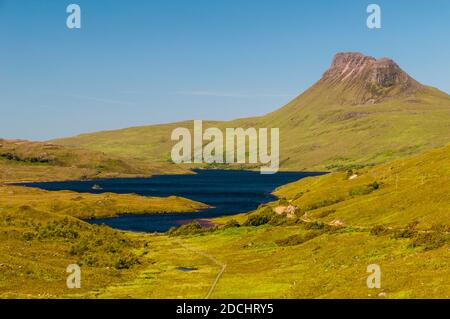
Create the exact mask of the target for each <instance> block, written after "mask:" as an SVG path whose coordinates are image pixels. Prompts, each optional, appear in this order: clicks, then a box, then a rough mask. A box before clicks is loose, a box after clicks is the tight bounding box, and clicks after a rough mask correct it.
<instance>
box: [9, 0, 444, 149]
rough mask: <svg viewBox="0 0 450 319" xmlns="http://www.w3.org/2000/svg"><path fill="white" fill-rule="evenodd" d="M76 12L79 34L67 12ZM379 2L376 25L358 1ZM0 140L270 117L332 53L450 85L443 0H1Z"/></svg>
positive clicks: (308, 82) (313, 78) (314, 76)
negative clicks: (374, 60)
mask: <svg viewBox="0 0 450 319" xmlns="http://www.w3.org/2000/svg"><path fill="white" fill-rule="evenodd" d="M70 3H77V4H79V5H80V6H81V9H82V28H81V30H69V29H68V28H67V27H66V17H67V15H68V14H67V13H66V7H67V5H68V4H70ZM370 3H377V4H379V5H380V6H381V8H382V29H381V30H369V29H368V28H367V27H366V18H367V13H366V7H367V5H368V4H370ZM0 38H1V39H2V41H1V46H0V61H1V62H0V63H1V65H0V110H1V116H0V137H6V138H26V139H33V140H45V139H50V138H55V137H61V136H69V135H74V134H78V133H83V132H92V131H98V130H105V129H115V128H122V127H128V126H135V125H146V124H154V123H164V122H171V121H178V120H183V119H194V118H195V119H232V118H236V117H243V116H251V115H259V114H264V113H266V112H270V111H272V110H274V109H276V108H278V107H280V106H282V105H283V104H284V103H286V102H287V101H289V100H290V99H291V98H293V97H294V96H296V95H297V94H299V93H301V92H302V91H303V90H305V89H306V88H307V87H309V86H310V85H311V84H312V83H314V82H315V81H316V80H318V79H319V78H320V76H321V75H322V73H323V72H324V71H325V69H326V68H327V67H328V66H329V64H330V62H331V59H332V57H333V55H334V54H335V53H336V52H338V51H360V52H363V53H365V54H368V55H373V56H375V57H380V56H388V57H391V58H393V59H394V60H396V61H397V62H398V63H399V64H400V66H401V67H403V68H404V69H405V70H406V71H407V72H409V73H410V74H411V75H412V76H413V77H415V78H416V79H417V80H419V81H420V82H422V83H425V84H429V85H432V86H436V87H438V88H440V89H441V90H444V91H446V92H450V76H449V73H450V1H448V0H433V1H428V0H416V1H414V0H408V1H406V0H405V1H403V0H395V1H392V0H389V1H379V0H373V1H360V0H358V1H357V0H351V1H349V0H334V1H333V0H321V1H320V0H314V1H301V0H270V1H269V0H153V1H138V0H134V1H133V0H127V1H125V0H110V1H107V0H71V1H63V0H53V1H47V0H29V1H26V0H3V1H2V0H0Z"/></svg>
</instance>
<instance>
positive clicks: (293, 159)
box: [54, 53, 450, 170]
mask: <svg viewBox="0 0 450 319" xmlns="http://www.w3.org/2000/svg"><path fill="white" fill-rule="evenodd" d="M449 123H450V96H449V95H447V94H445V93H443V92H441V91H439V90H437V89H435V88H431V87H427V86H424V85H421V84H419V83H418V82H417V81H415V80H414V79H412V78H411V77H410V76H408V75H407V74H406V73H405V72H404V71H402V70H401V69H400V67H399V66H398V65H397V64H395V62H393V61H392V60H389V59H378V60H376V59H374V58H371V57H366V56H364V55H362V54H358V53H341V54H337V55H336V57H335V58H334V60H333V63H332V65H331V67H330V69H329V70H328V71H327V72H325V74H324V75H323V76H322V78H321V79H320V80H319V81H318V82H317V83H316V84H314V85H313V86H312V87H311V88H309V89H308V90H306V91H305V92H304V93H303V94H301V95H300V96H298V97H296V98H295V99H293V100H292V101H291V102H290V103H288V104H287V105H286V106H284V107H282V108H280V109H278V110H277V111H275V112H273V113H270V114H267V115H265V116H262V117H255V118H246V119H238V120H235V121H230V122H220V123H219V122H208V123H205V124H204V126H205V127H208V126H211V125H212V126H217V127H219V128H222V129H224V128H226V127H244V128H246V127H269V128H270V127H278V128H280V157H281V158H280V162H281V168H282V169H286V170H337V169H341V168H349V167H359V166H367V165H374V164H378V163H383V162H386V161H388V160H392V159H396V158H401V157H404V156H407V155H411V154H416V153H419V152H421V151H423V150H426V149H431V148H434V147H438V146H443V145H446V144H447V143H448V142H449V141H450V129H449ZM176 127H187V128H191V127H192V121H187V122H181V123H173V124H167V125H154V126H142V127H132V128H127V129H122V130H116V131H106V132H98V133H92V134H83V135H80V136H76V137H72V138H65V139H58V140H56V141H54V142H55V143H57V144H62V145H69V146H76V147H83V148H87V149H91V150H96V151H102V152H105V153H107V154H113V155H120V156H131V157H134V158H138V159H141V160H146V161H150V162H155V161H156V162H167V161H170V150H171V147H172V146H173V145H174V142H172V141H171V140H170V134H171V132H172V130H173V129H174V128H176Z"/></svg>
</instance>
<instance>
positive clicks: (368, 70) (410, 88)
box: [321, 52, 422, 104]
mask: <svg viewBox="0 0 450 319" xmlns="http://www.w3.org/2000/svg"><path fill="white" fill-rule="evenodd" d="M321 82H325V83H327V84H332V85H339V86H342V87H343V88H344V90H352V91H353V93H354V99H353V101H351V102H353V104H359V103H363V104H364V103H377V102H380V101H382V100H384V99H386V98H389V97H392V96H394V95H395V96H397V95H399V94H408V93H412V92H414V91H417V90H419V89H421V88H422V85H421V84H419V83H418V82H417V81H415V80H414V79H413V78H411V77H410V76H409V75H408V74H407V73H406V72H404V71H403V70H402V69H401V68H400V67H399V66H398V64H397V63H395V62H394V61H393V60H391V59H389V58H380V59H376V58H374V57H371V56H365V55H364V54H362V53H358V52H346V53H338V54H336V55H335V57H334V59H333V62H332V63H331V66H330V68H329V69H328V70H327V71H326V72H325V73H324V75H323V77H322V80H321ZM346 102H348V101H346Z"/></svg>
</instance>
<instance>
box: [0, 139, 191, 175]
mask: <svg viewBox="0 0 450 319" xmlns="http://www.w3.org/2000/svg"><path fill="white" fill-rule="evenodd" d="M161 171H165V172H167V173H172V172H173V173H177V172H178V173H181V172H184V171H183V170H182V169H181V168H179V167H177V166H175V165H172V164H169V163H155V164H149V163H144V162H142V161H139V160H137V159H129V158H125V157H121V156H115V155H106V154H104V153H102V152H98V151H92V150H84V149H81V148H74V147H66V146H61V145H56V144H53V143H42V142H30V141H25V140H6V139H0V182H17V181H37V180H39V181H47V180H68V179H87V178H105V177H118V176H120V177H133V176H149V175H152V174H155V173H158V172H161Z"/></svg>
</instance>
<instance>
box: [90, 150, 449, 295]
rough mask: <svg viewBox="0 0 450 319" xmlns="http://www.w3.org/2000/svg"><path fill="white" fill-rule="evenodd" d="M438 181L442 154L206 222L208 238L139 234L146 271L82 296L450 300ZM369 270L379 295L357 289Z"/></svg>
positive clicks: (359, 173)
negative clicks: (376, 276)
mask: <svg viewBox="0 0 450 319" xmlns="http://www.w3.org/2000/svg"><path fill="white" fill-rule="evenodd" d="M448 176H450V146H449V147H445V148H442V149H436V150H433V151H429V152H427V153H424V154H421V155H419V156H415V157H411V158H408V159H406V160H399V161H394V162H391V163H388V164H385V165H382V166H378V167H375V168H372V169H361V170H354V171H347V172H337V173H333V174H329V175H324V176H320V177H311V178H305V179H302V180H300V181H298V182H295V183H292V184H289V185H286V186H283V187H280V188H279V189H278V190H277V191H276V192H275V193H276V194H277V195H278V196H279V197H280V200H278V201H276V202H273V203H270V204H268V205H261V206H260V207H259V208H258V209H257V210H256V211H254V212H250V213H248V214H241V215H238V216H231V217H222V218H218V219H216V220H215V222H216V223H217V224H218V225H220V226H219V229H218V230H213V231H208V230H204V229H201V228H200V227H199V226H198V225H190V226H186V227H182V228H180V229H178V230H174V231H172V232H171V233H170V236H168V235H152V236H150V235H146V238H147V240H148V247H149V248H150V249H149V253H148V254H147V255H146V257H145V258H148V260H152V261H153V264H152V265H151V266H150V267H147V268H146V269H144V270H142V271H141V272H140V273H139V274H138V276H137V278H135V279H134V280H132V281H130V282H127V283H125V284H124V283H119V284H115V285H111V286H109V287H106V288H105V289H101V290H99V291H96V292H95V293H92V294H89V295H88V296H90V297H106V298H117V297H138V298H146V297H148V298H178V297H183V298H202V297H205V296H207V295H209V294H210V297H212V298H450V283H449V282H448V278H449V276H450V267H449V265H450V233H449V232H450V223H449V220H450V215H449V214H450V212H449V209H448V208H449V207H450V197H449V195H448V194H449V191H450V189H449V184H448ZM287 207H293V208H294V211H293V212H287V211H285V212H281V213H280V210H279V208H287ZM276 211H278V212H279V213H276ZM370 264H377V265H379V266H380V267H381V278H382V279H381V288H380V289H369V288H368V287H367V285H366V280H367V277H368V275H369V274H368V273H367V266H369V265H370ZM178 267H189V268H192V269H194V271H192V272H188V273H185V272H181V271H179V270H178V269H177V268H178ZM216 278H219V280H218V281H217V285H215V286H213V284H214V282H215V280H216Z"/></svg>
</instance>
